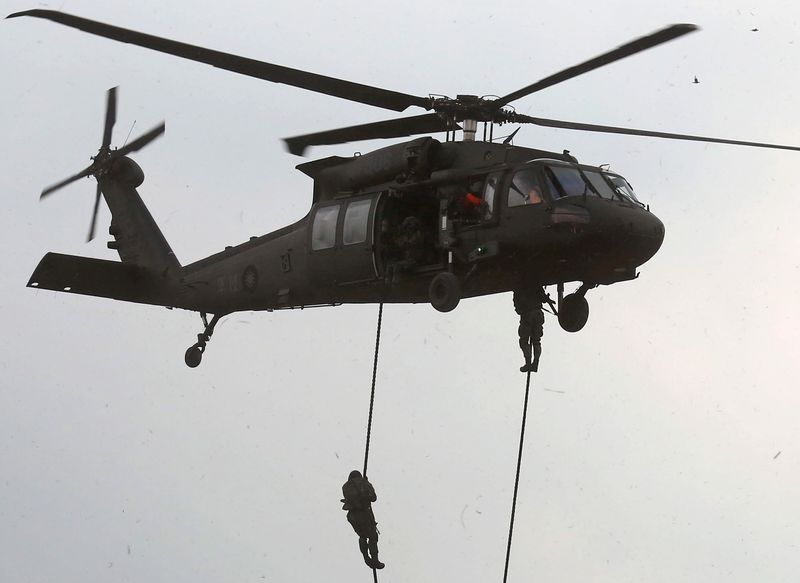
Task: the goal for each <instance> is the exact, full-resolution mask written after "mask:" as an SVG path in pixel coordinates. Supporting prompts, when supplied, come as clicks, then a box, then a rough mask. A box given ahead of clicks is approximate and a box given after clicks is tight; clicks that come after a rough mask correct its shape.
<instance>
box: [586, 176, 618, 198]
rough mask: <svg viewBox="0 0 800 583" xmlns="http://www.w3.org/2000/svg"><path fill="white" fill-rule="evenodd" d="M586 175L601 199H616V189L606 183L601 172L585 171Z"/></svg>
mask: <svg viewBox="0 0 800 583" xmlns="http://www.w3.org/2000/svg"><path fill="white" fill-rule="evenodd" d="M583 173H584V174H585V175H586V178H588V179H589V182H591V183H592V186H593V187H594V189H595V191H597V194H598V195H599V196H600V198H608V199H613V198H616V196H615V195H614V189H613V188H611V186H610V185H609V184H608V182H606V179H605V178H603V176H602V174H600V173H599V172H592V171H591V170H584V172H583Z"/></svg>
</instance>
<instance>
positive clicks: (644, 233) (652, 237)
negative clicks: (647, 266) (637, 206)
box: [627, 210, 664, 267]
mask: <svg viewBox="0 0 800 583" xmlns="http://www.w3.org/2000/svg"><path fill="white" fill-rule="evenodd" d="M627 238H628V245H629V249H630V251H631V253H632V255H633V259H634V262H635V263H636V266H637V267H638V266H639V265H642V264H643V263H645V262H646V261H648V260H649V259H650V258H651V257H653V255H655V254H656V253H657V252H658V250H659V249H660V248H661V244H662V243H663V242H664V223H662V222H661V220H660V219H659V218H658V217H657V216H655V215H654V214H653V213H651V212H649V211H644V210H643V211H642V213H641V214H639V216H637V217H636V220H634V221H631V222H630V223H629V224H628V237H627Z"/></svg>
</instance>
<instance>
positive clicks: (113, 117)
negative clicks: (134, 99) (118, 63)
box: [100, 87, 119, 148]
mask: <svg viewBox="0 0 800 583" xmlns="http://www.w3.org/2000/svg"><path fill="white" fill-rule="evenodd" d="M117 89H119V88H118V87H112V88H111V89H109V90H108V99H107V101H106V124H105V127H104V129H103V143H102V145H101V146H100V147H101V148H107V147H108V146H109V145H110V144H111V132H113V131H114V123H116V121H117Z"/></svg>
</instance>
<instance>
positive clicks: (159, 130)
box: [114, 121, 166, 156]
mask: <svg viewBox="0 0 800 583" xmlns="http://www.w3.org/2000/svg"><path fill="white" fill-rule="evenodd" d="M165 128H166V124H165V123H164V122H163V121H162V122H161V124H160V125H158V126H156V127H154V128H153V129H152V130H150V131H149V132H147V133H146V134H143V135H141V136H139V137H138V138H136V139H135V140H133V141H132V142H131V143H129V144H128V145H127V146H125V147H123V148H120V149H119V150H116V151H115V152H114V155H115V156H126V155H128V154H130V153H131V152H135V151H136V150H141V149H142V148H144V147H145V146H146V145H147V144H149V143H150V142H152V141H153V140H155V139H156V138H157V137H159V136H160V135H161V134H163V133H164V130H165Z"/></svg>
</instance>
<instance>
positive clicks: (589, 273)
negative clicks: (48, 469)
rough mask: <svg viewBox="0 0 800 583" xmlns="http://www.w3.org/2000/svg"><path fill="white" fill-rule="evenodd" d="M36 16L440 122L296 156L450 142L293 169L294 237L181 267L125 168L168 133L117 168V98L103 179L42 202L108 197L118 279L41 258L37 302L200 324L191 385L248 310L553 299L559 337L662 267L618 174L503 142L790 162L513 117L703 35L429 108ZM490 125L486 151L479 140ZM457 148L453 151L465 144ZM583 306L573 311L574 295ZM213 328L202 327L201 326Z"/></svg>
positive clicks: (649, 227) (86, 262)
mask: <svg viewBox="0 0 800 583" xmlns="http://www.w3.org/2000/svg"><path fill="white" fill-rule="evenodd" d="M20 16H33V17H38V18H44V19H48V20H51V21H54V22H57V23H60V24H63V25H66V26H69V27H73V28H77V29H80V30H83V31H85V32H89V33H91V34H95V35H99V36H103V37H106V38H109V39H112V40H117V41H121V42H125V43H130V44H136V45H139V46H142V47H145V48H149V49H153V50H156V51H160V52H165V53H169V54H172V55H175V56H179V57H182V58H186V59H190V60H194V61H199V62H203V63H206V64H210V65H213V66H215V67H218V68H222V69H226V70H229V71H233V72H236V73H240V74H243V75H248V76H251V77H257V78H260V79H264V80H267V81H271V82H275V83H284V84H288V85H292V86H295V87H298V88H302V89H306V90H310V91H314V92H318V93H323V94H327V95H330V96H334V97H338V98H343V99H347V100H350V101H355V102H359V103H364V104H368V105H372V106H376V107H380V108H383V109H388V110H392V111H404V110H406V109H408V108H409V107H412V106H413V107H420V108H423V109H425V110H427V111H429V112H430V113H425V114H422V115H416V116H410V117H401V118H399V119H392V120H386V121H381V122H373V123H367V124H362V125H357V126H350V127H345V128H339V129H334V130H328V131H322V132H317V133H313V134H307V135H301V136H295V137H291V138H286V139H285V140H284V141H285V143H286V146H287V148H288V150H289V151H290V152H291V153H293V154H298V155H300V154H303V153H304V152H305V151H306V149H307V148H309V147H311V146H318V145H333V144H340V143H345V142H352V141H358V140H367V139H376V138H398V137H411V136H413V135H417V134H428V133H436V132H445V133H446V139H445V141H439V140H437V139H434V138H432V137H419V138H415V139H412V140H410V141H405V142H402V143H398V144H394V145H390V146H387V147H384V148H380V149H378V150H375V151H373V152H369V153H366V154H363V155H355V156H352V157H339V156H330V157H327V158H322V159H319V160H314V161H310V162H306V163H303V164H300V165H298V166H297V169H299V170H300V171H301V172H303V173H305V174H306V175H308V176H310V177H311V178H312V179H313V181H314V191H313V202H312V205H311V209H310V211H309V213H308V214H307V215H306V216H305V217H304V218H302V219H301V220H299V221H297V222H295V223H294V224H291V225H288V226H286V227H283V228H281V229H278V230H276V231H274V232H272V233H268V234H266V235H263V236H260V237H252V238H251V239H250V240H249V241H246V242H244V243H242V244H240V245H236V246H231V247H226V248H225V250H223V251H221V252H219V253H217V254H215V255H211V256H209V257H206V258H204V259H201V260H200V261H197V262H194V263H191V264H188V265H181V263H180V262H179V261H178V259H177V258H176V257H175V254H174V253H173V252H172V249H171V248H170V246H169V244H168V243H167V241H166V239H165V238H164V236H163V234H162V233H161V231H160V229H159V228H158V226H157V224H156V222H155V220H154V219H153V218H152V216H151V215H150V213H149V211H148V210H147V208H146V206H145V205H144V203H143V202H142V199H141V198H140V196H139V194H138V192H137V190H136V188H137V187H138V186H140V185H141V184H142V182H143V181H144V172H143V171H142V169H141V168H140V167H139V166H138V164H136V162H134V161H133V160H132V159H131V158H129V157H128V156H127V154H129V153H132V152H134V151H136V150H138V149H141V148H142V147H144V146H145V145H147V144H148V143H150V142H151V141H152V140H154V139H156V138H157V137H159V136H160V135H161V134H162V133H163V132H164V124H163V123H162V124H161V125H160V126H157V127H156V128H154V129H153V130H151V131H150V132H147V133H146V134H144V135H143V136H142V137H140V138H138V139H137V140H135V141H133V142H131V143H130V144H128V145H126V146H124V147H123V148H121V149H118V150H112V149H111V148H110V142H111V133H112V129H113V126H114V122H115V119H116V107H117V102H116V89H112V90H109V93H108V97H107V107H106V119H105V127H104V133H103V141H102V144H101V147H100V151H99V152H98V154H97V155H96V156H95V157H94V158H93V163H92V164H91V165H90V166H89V167H87V168H85V169H84V170H82V171H81V172H79V173H77V174H76V175H74V176H72V177H70V178H68V179H66V180H64V181H62V182H59V183H57V184H55V185H53V186H51V187H48V188H47V189H45V190H44V191H43V192H42V198H44V197H45V196H48V195H50V194H51V193H52V192H54V191H55V190H57V189H59V188H61V187H63V186H66V185H67V184H70V183H71V182H74V181H75V180H78V179H79V178H81V177H86V176H94V177H95V178H96V180H97V191H96V196H95V205H94V210H93V214H92V222H91V227H90V231H89V239H91V238H92V237H93V235H94V230H95V224H96V218H97V211H98V207H99V201H100V197H101V196H102V197H103V198H104V199H105V201H106V203H107V204H108V206H109V209H110V210H111V216H112V219H111V225H110V227H109V234H110V235H111V236H112V237H113V240H112V241H110V242H109V243H108V247H109V248H111V249H115V250H117V252H118V253H119V257H120V261H108V260H101V259H92V258H87V257H78V256H71V255H63V254H58V253H47V254H46V255H45V256H44V258H43V259H42V260H41V261H40V263H39V265H38V266H37V267H36V269H35V271H34V273H33V275H32V276H31V278H30V280H29V282H28V286H29V287H35V288H39V289H48V290H55V291H65V292H69V293H78V294H85V295H92V296H100V297H106V298H112V299H116V300H123V301H130V302H138V303H145V304H154V305H162V306H167V307H170V308H173V307H177V308H183V309H187V310H193V311H197V312H200V315H201V318H202V321H203V324H204V329H203V331H202V332H201V333H200V334H198V336H197V342H196V343H194V344H193V345H192V346H190V347H189V348H188V349H187V351H186V353H185V362H186V364H187V365H188V366H190V367H196V366H198V365H199V364H200V362H201V360H202V356H203V353H204V352H205V350H206V346H207V343H208V341H209V340H210V337H211V335H212V334H213V332H214V327H215V325H216V324H217V323H218V322H219V320H220V318H221V317H223V316H225V315H227V314H230V313H233V312H237V311H244V310H267V311H271V310H278V309H292V308H306V307H312V306H333V305H340V304H346V303H420V302H430V303H431V305H432V306H433V307H434V308H435V309H437V310H439V311H442V312H447V311H450V310H453V309H455V308H456V307H457V305H458V304H459V302H460V300H461V299H462V298H469V297H475V296H482V295H487V294H495V293H501V292H507V291H515V292H519V293H530V292H531V290H535V289H537V288H541V287H543V286H549V285H555V286H557V293H558V295H557V304H556V305H554V306H553V307H554V312H555V313H556V314H557V316H558V321H559V324H560V325H561V327H562V328H563V329H565V330H567V331H570V332H577V331H579V330H581V329H582V328H583V327H584V325H585V324H586V322H587V320H588V316H589V306H588V302H587V300H586V297H585V296H586V293H587V292H588V291H589V290H590V289H592V288H594V287H597V286H599V285H611V284H614V283H618V282H623V281H629V280H632V279H635V278H636V277H637V276H638V272H637V268H638V267H640V266H641V265H642V264H644V263H645V262H646V261H648V260H649V259H650V258H651V257H653V255H655V254H656V252H657V251H658V249H659V248H660V246H661V243H662V242H663V239H664V225H663V223H662V222H661V221H660V220H659V219H658V217H656V216H655V214H653V213H652V212H651V211H650V209H649V206H646V205H644V204H643V203H641V202H640V201H639V200H638V199H637V197H636V194H635V193H634V190H633V188H632V187H631V185H630V184H629V183H628V181H627V180H626V179H625V178H624V177H623V176H621V175H620V174H617V173H615V172H611V171H609V170H608V169H607V168H603V167H596V166H591V165H587V164H581V163H579V162H578V160H577V159H576V158H575V157H573V156H571V155H570V154H569V152H568V151H567V150H564V151H563V152H561V153H556V152H549V151H545V150H538V149H534V148H527V147H520V146H515V145H512V143H511V141H512V139H513V137H514V135H515V134H516V131H515V132H514V133H512V134H511V135H510V136H508V137H507V138H505V139H504V140H503V141H502V142H501V143H497V141H495V140H494V135H493V134H494V127H495V126H496V125H503V124H535V125H539V126H546V127H555V128H563V129H573V130H582V131H592V132H602V133H616V134H625V135H636V136H647V137H656V138H667V139H678V140H689V141H701V142H712V143H723V144H733V145H743V146H751V147H762V148H776V149H784V150H800V147H797V146H785V145H778V144H766V143H759V142H749V141H740V140H729V139H722V138H713V137H703V136H693V135H685V134H674V133H665V132H656V131H649V130H641V129H635V128H622V127H614V126H604V125H594V124H586V123H577V122H570V121H562V120H553V119H546V118H539V117H532V116H528V115H522V114H519V113H517V112H516V111H514V109H513V107H511V106H509V104H510V103H511V102H512V101H514V100H516V99H519V98H521V97H524V96H527V95H530V94H532V93H534V92H537V91H540V90H542V89H545V88H547V87H550V86H552V85H555V84H557V83H561V82H563V81H566V80H569V79H571V78H573V77H576V76H578V75H581V74H583V73H586V72H588V71H592V70H594V69H597V68H599V67H602V66H604V65H607V64H609V63H612V62H615V61H618V60H620V59H623V58H625V57H628V56H630V55H633V54H635V53H638V52H641V51H644V50H647V49H650V48H652V47H655V46H657V45H660V44H662V43H665V42H667V41H670V40H673V39H675V38H678V37H680V36H683V35H685V34H688V33H690V32H692V31H695V30H697V27H696V26H695V25H692V24H675V25H671V26H668V27H665V28H663V29H661V30H658V31H656V32H654V33H652V34H650V35H647V36H644V37H641V38H638V39H635V40H633V41H631V42H628V43H626V44H624V45H622V46H620V47H618V48H616V49H613V50H611V51H608V52H606V53H603V54H601V55H599V56H597V57H594V58H592V59H589V60H588V61H585V62H583V63H581V64H578V65H576V66H573V67H570V68H567V69H564V70H563V71H560V72H558V73H556V74H554V75H551V76H549V77H546V78H544V79H542V80H540V81H537V82H536V83H533V84H530V85H528V86H526V87H523V88H522V89H519V90H517V91H514V92H512V93H509V94H507V95H505V96H502V97H498V98H486V97H478V96H476V95H457V96H456V97H455V98H450V97H445V96H437V95H430V96H428V97H420V96H415V95H410V94H406V93H400V92H396V91H390V90H387V89H382V88H379V87H373V86H370V85H363V84H359V83H353V82H351V81H345V80H342V79H337V78H333V77H326V76H323V75H318V74H316V73H310V72H307V71H301V70H298V69H291V68H288V67H283V66H280V65H275V64H271V63H266V62H263V61H257V60H254V59H249V58H245V57H240V56H236V55H232V54H228V53H223V52H219V51H214V50H211V49H206V48H203V47H197V46H193V45H188V44H185V43H180V42H177V41H173V40H169V39H164V38H161V37H156V36H152V35H147V34H144V33H141V32H136V31H132V30H128V29H124V28H120V27H116V26H112V25H108V24H104V23H100V22H96V21H93V20H89V19H85V18H81V17H77V16H73V15H70V14H66V13H62V12H56V11H50V10H39V9H37V10H29V11H25V12H19V13H15V14H12V15H10V16H9V17H8V18H12V17H20ZM479 124H483V139H482V140H478V139H476V138H477V133H478V126H479ZM459 131H461V132H463V137H462V140H461V141H456V134H457V132H459ZM571 282H579V286H578V288H577V289H576V290H575V291H574V292H572V293H570V294H568V295H564V286H565V284H567V283H571ZM209 314H210V315H211V319H210V320H209V319H208V315H209Z"/></svg>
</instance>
